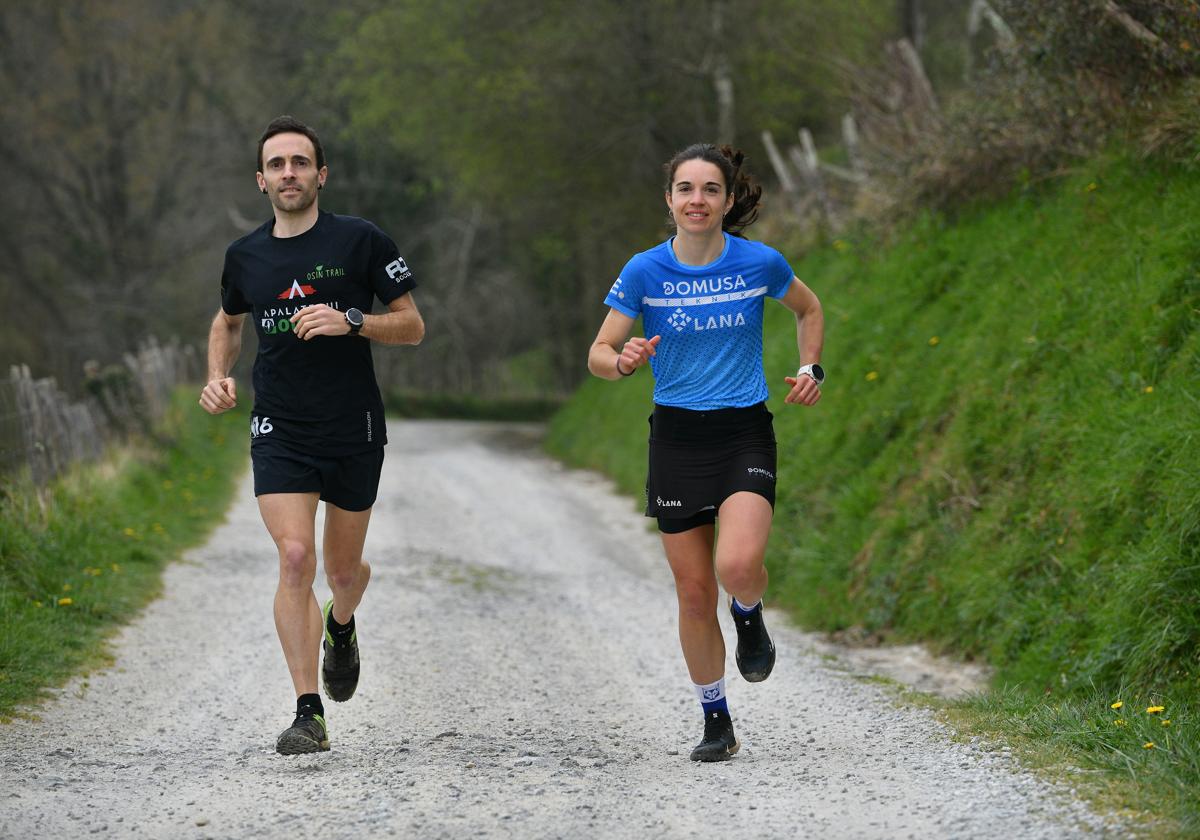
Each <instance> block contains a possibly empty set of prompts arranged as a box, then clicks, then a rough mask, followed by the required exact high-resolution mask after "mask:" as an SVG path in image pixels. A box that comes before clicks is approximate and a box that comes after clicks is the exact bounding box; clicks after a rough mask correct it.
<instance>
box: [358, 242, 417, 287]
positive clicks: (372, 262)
mask: <svg viewBox="0 0 1200 840" xmlns="http://www.w3.org/2000/svg"><path fill="white" fill-rule="evenodd" d="M369 247H370V257H369V261H368V267H367V270H368V272H369V276H370V279H371V289H372V290H373V291H374V292H375V296H376V297H378V298H379V299H380V300H381V301H383V302H384V303H385V304H387V303H391V302H392V301H394V300H395V299H396V298H398V297H401V296H402V295H405V294H407V293H408V292H411V291H412V290H413V289H415V288H416V287H417V281H416V280H414V279H413V273H412V269H410V268H409V267H408V263H406V262H405V261H404V257H402V256H400V249H399V248H397V247H396V243H395V242H393V241H392V238H391V237H390V236H388V235H387V234H386V233H384V232H383V231H381V230H380V229H379V228H377V227H375V225H371V226H370V246H369Z"/></svg>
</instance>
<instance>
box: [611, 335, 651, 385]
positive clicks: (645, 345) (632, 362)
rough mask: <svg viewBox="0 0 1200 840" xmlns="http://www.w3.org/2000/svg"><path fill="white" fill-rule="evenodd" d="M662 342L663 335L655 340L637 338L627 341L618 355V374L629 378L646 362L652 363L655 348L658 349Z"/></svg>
mask: <svg viewBox="0 0 1200 840" xmlns="http://www.w3.org/2000/svg"><path fill="white" fill-rule="evenodd" d="M660 341H662V336H661V335H656V336H654V338H641V337H638V336H635V337H633V338H631V339H629V340H628V341H626V342H625V346H624V347H622V348H621V352H620V353H619V354H617V366H618V367H617V372H618V373H622V374H623V375H625V376H629V375H630V374H631V373H633V372H634V371H635V370H637V369H638V368H640V367H641V366H642V365H644V364H646V362H648V361H650V357H651V356H653V355H654V351H655V348H656V347H658V342H660Z"/></svg>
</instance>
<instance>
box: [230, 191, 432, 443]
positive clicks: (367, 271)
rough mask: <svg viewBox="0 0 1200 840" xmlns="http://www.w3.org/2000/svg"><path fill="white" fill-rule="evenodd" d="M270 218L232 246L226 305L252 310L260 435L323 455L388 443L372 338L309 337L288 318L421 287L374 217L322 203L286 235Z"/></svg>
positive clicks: (365, 307)
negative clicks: (309, 220)
mask: <svg viewBox="0 0 1200 840" xmlns="http://www.w3.org/2000/svg"><path fill="white" fill-rule="evenodd" d="M274 226H275V221H274V220H273V219H272V220H271V221H269V222H267V223H265V224H264V225H263V226H262V227H260V228H258V229H257V230H255V231H254V232H252V233H249V234H247V235H246V236H244V237H242V238H241V239H239V240H237V241H236V242H234V243H233V244H232V245H230V246H229V249H228V250H227V251H226V252H225V270H224V272H223V273H222V274H221V308H222V309H224V310H225V312H227V313H228V314H230V315H238V314H241V313H244V312H251V311H252V312H253V313H254V328H255V329H256V330H257V331H258V357H257V358H256V359H255V360H254V416H253V418H252V420H251V437H252V439H253V440H252V444H253V442H254V441H259V440H263V441H265V440H266V439H268V438H269V439H274V440H279V441H283V442H286V443H289V444H293V445H297V446H299V447H302V448H304V449H306V450H311V451H314V453H320V454H325V455H349V454H353V453H356V452H365V451H368V450H371V449H374V448H376V447H380V446H383V445H384V444H385V443H387V430H386V428H385V427H384V422H383V401H382V400H381V399H380V396H379V385H378V384H377V383H376V382H375V366H374V364H373V363H372V361H371V342H370V341H369V340H367V339H365V338H363V337H361V336H352V335H337V336H329V335H321V336H317V337H315V338H312V339H309V340H308V341H304V340H302V339H299V338H297V337H296V335H295V334H294V333H293V332H292V324H291V322H290V321H289V320H288V319H289V318H290V317H291V316H292V315H294V314H295V313H296V312H297V311H298V310H300V309H303V308H304V307H306V306H311V305H313V304H314V303H324V304H327V305H328V306H331V307H333V308H334V309H338V310H341V311H343V312H344V311H346V310H347V309H349V308H351V307H357V308H358V309H360V310H362V311H363V312H370V311H371V306H372V304H373V303H374V299H375V298H376V297H378V298H379V299H380V300H381V301H382V302H383V303H385V304H387V303H390V302H392V301H393V300H395V299H396V298H398V297H400V296H401V295H403V294H405V293H406V292H408V291H410V290H411V289H413V288H415V287H416V285H417V284H416V283H415V282H414V281H413V277H412V272H411V271H410V270H409V268H408V266H407V265H406V264H405V262H404V260H403V259H402V258H401V257H400V252H399V251H398V250H397V249H396V244H395V243H394V242H392V240H391V239H389V238H388V236H387V235H386V234H385V233H384V232H383V231H381V230H380V229H379V228H377V227H376V226H375V225H373V224H371V223H370V222H368V221H365V220H363V219H358V218H355V217H354V216H336V215H334V214H333V213H327V212H324V211H322V212H321V213H319V214H318V216H317V222H316V224H315V225H313V226H312V227H311V228H310V229H309V230H307V231H305V232H304V233H302V234H300V235H299V236H293V237H288V238H277V237H275V236H272V235H271V231H272V229H273V228H274Z"/></svg>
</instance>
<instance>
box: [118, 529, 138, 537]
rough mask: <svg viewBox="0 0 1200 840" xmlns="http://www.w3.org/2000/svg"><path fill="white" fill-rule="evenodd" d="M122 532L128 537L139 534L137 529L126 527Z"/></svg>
mask: <svg viewBox="0 0 1200 840" xmlns="http://www.w3.org/2000/svg"><path fill="white" fill-rule="evenodd" d="M121 533H123V534H124V535H125V536H127V537H136V536H137V531H135V530H133V529H132V528H126V529H125V530H124V531H122V532H121Z"/></svg>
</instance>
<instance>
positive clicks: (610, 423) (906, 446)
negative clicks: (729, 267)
mask: <svg viewBox="0 0 1200 840" xmlns="http://www.w3.org/2000/svg"><path fill="white" fill-rule="evenodd" d="M1198 214H1200V174H1198V173H1196V172H1195V171H1189V170H1186V169H1182V168H1171V167H1166V166H1161V165H1150V164H1146V163H1144V162H1133V161H1130V160H1126V159H1123V158H1109V159H1101V160H1097V161H1094V162H1093V163H1091V164H1090V165H1089V166H1088V167H1087V168H1086V169H1085V170H1083V171H1080V172H1078V173H1077V174H1076V175H1074V176H1073V177H1070V178H1068V179H1065V180H1064V181H1062V182H1060V183H1059V184H1057V185H1056V186H1055V187H1054V189H1053V190H1051V191H1045V192H1041V193H1036V192H1027V193H1022V194H1018V195H1015V196H1013V197H1011V198H1010V199H1009V200H1007V201H1005V202H1002V203H1001V204H999V205H997V206H993V207H988V208H978V209H976V210H974V211H972V212H971V213H968V214H965V215H964V216H963V217H961V218H959V219H957V220H956V221H955V222H954V223H951V222H949V221H947V220H945V219H941V218H936V217H928V218H925V219H922V220H920V221H918V222H917V223H915V224H914V225H913V226H912V228H911V229H910V230H909V231H908V232H907V233H906V234H904V235H903V236H902V237H901V238H900V240H899V241H898V242H896V243H894V244H893V245H892V246H890V247H888V248H882V247H879V246H878V245H877V244H876V243H874V242H872V241H870V240H862V241H858V240H854V239H847V240H843V241H839V242H835V243H834V246H833V247H830V248H827V249H825V250H822V251H820V252H816V253H813V254H810V255H809V256H808V257H807V258H805V259H803V260H798V261H795V262H794V263H793V267H794V268H795V269H796V271H797V273H798V274H799V275H800V276H801V277H802V278H803V279H804V280H806V281H807V282H808V283H809V284H810V285H811V286H812V287H813V288H814V289H815V290H816V292H817V293H818V295H819V296H820V297H821V300H822V303H823V305H824V308H825V316H826V325H827V338H826V348H825V355H824V358H823V360H822V361H823V363H824V365H825V367H826V369H827V371H828V375H829V380H828V382H827V384H826V387H825V392H824V398H823V399H822V402H821V403H820V404H819V405H818V406H817V407H816V408H813V409H799V408H796V407H793V406H784V405H782V404H781V400H780V398H781V396H782V394H783V393H784V390H783V387H782V384H783V383H782V379H783V377H784V376H785V375H787V374H789V373H790V372H792V371H793V370H794V369H795V366H796V348H795V341H794V337H793V334H792V333H793V331H792V329H791V326H790V322H789V320H790V319H789V316H788V313H786V311H784V310H783V309H782V307H779V306H769V307H768V319H767V324H766V335H767V349H766V359H765V362H766V370H767V378H768V381H769V383H770V384H771V387H772V392H773V394H775V398H774V399H773V401H772V404H771V408H772V411H774V413H775V415H776V434H777V436H778V439H779V441H780V484H779V499H778V506H777V508H776V525H775V528H774V529H773V533H772V537H771V545H770V552H769V558H768V563H769V566H770V569H771V587H772V589H771V596H772V598H773V599H774V600H775V602H776V603H783V604H786V606H787V607H788V608H790V609H791V610H792V612H793V613H794V615H795V616H796V618H797V619H798V620H799V622H800V623H801V624H803V625H805V626H808V627H814V628H822V629H827V630H839V629H843V628H847V627H861V628H864V629H866V630H868V631H871V632H877V633H882V634H884V635H886V636H889V637H892V638H894V639H896V640H897V641H900V640H921V641H924V642H927V643H929V644H931V645H932V647H934V648H935V649H937V650H940V651H945V652H952V653H955V654H957V655H959V656H962V657H968V658H978V659H983V660H986V661H988V662H989V663H991V664H992V665H994V666H995V667H996V669H997V677H996V685H1011V686H1019V688H1018V689H1013V690H1011V691H1010V692H1008V693H1007V694H1004V695H1002V697H1017V696H1020V697H1024V698H1026V700H1025V701H1023V702H1027V703H1028V704H1031V706H1030V707H1031V708H1033V707H1036V706H1037V704H1039V703H1040V704H1045V706H1046V708H1054V707H1055V706H1059V707H1060V708H1061V707H1062V704H1064V703H1068V704H1074V703H1081V702H1082V703H1085V704H1086V703H1093V702H1095V701H1094V698H1095V697H1097V696H1099V697H1109V696H1115V694H1116V693H1117V692H1118V691H1129V692H1131V696H1132V695H1135V694H1136V695H1140V696H1141V697H1143V698H1145V697H1152V696H1162V697H1172V698H1176V699H1177V700H1178V701H1179V702H1180V703H1186V702H1189V701H1188V700H1187V698H1189V697H1194V696H1195V694H1196V692H1197V689H1200V492H1198V490H1200V481H1198V480H1197V479H1198V475H1200V468H1198V465H1200V434H1198V433H1197V432H1198V430H1200V424H1198V423H1197V417H1198V416H1200V400H1198V396H1200V376H1198V374H1200V355H1198V351H1200V335H1198V333H1197V325H1198V324H1200V234H1198V233H1197V229H1196V226H1195V222H1194V220H1195V219H1196V218H1197V216H1198ZM774 244H776V245H778V246H780V247H781V248H782V249H783V250H784V251H785V253H786V252H787V251H788V248H787V245H786V243H774ZM601 316H602V313H601V312H597V323H598V322H599V320H600V318H601ZM635 379H636V380H637V381H633V382H622V383H618V384H615V385H614V384H613V383H608V382H600V381H591V382H588V383H586V384H585V385H584V386H583V387H582V388H581V389H580V390H579V392H578V393H577V394H576V395H575V397H574V398H573V399H572V401H571V402H570V403H568V405H567V406H566V407H565V408H564V409H563V411H561V412H560V413H559V414H558V415H557V416H556V417H555V418H554V420H553V422H552V424H551V430H550V435H549V438H548V446H549V448H550V450H551V451H552V452H553V453H555V454H557V455H559V456H560V457H563V458H564V459H566V460H568V461H569V462H571V463H573V464H577V465H581V466H588V467H594V468H598V469H603V470H606V471H608V472H610V473H611V474H612V475H613V476H614V477H615V478H616V480H617V481H618V483H619V485H620V486H621V487H622V488H624V489H626V490H627V491H630V492H631V493H636V494H638V495H640V491H641V486H642V482H643V479H644V469H645V457H646V455H645V445H646V444H645V438H646V427H645V425H644V424H645V416H646V414H647V413H648V412H649V409H650V402H649V388H650V384H651V383H650V382H649V377H648V376H639V377H636V378H635ZM1088 698H1091V699H1088ZM1002 705H1005V706H1006V707H1011V708H1012V709H1013V710H1014V715H1016V716H1018V717H1019V714H1020V710H1021V704H1019V703H1017V702H1016V701H1015V700H1012V701H1011V702H1006V703H1002ZM1080 708H1083V707H1080ZM1192 708H1194V706H1181V707H1180V708H1179V711H1178V712H1177V713H1176V714H1175V718H1174V724H1175V726H1176V727H1177V728H1176V729H1175V730H1174V731H1175V736H1174V739H1173V741H1172V747H1171V748H1170V749H1171V753H1170V754H1171V755H1176V756H1183V755H1185V754H1188V755H1190V754H1194V749H1195V744H1196V743H1197V742H1196V740H1195V735H1194V729H1193V728H1192V727H1191V724H1190V722H1189V721H1190V720H1191V719H1192V714H1191V709H1192ZM1080 715H1082V712H1080ZM1085 740H1086V739H1085ZM1138 747H1139V749H1140V748H1141V747H1140V744H1139V745H1138ZM1079 749H1081V750H1082V747H1079ZM1095 749H1096V750H1097V751H1098V754H1105V753H1106V751H1108V750H1109V748H1108V747H1107V746H1104V744H1103V743H1101V742H1097V746H1096V747H1095ZM1085 752H1087V751H1086V750H1083V751H1082V752H1080V753H1079V754H1080V755H1081V756H1082V755H1084V753H1085ZM1145 752H1146V753H1147V755H1139V756H1138V760H1139V761H1142V762H1145V763H1147V766H1149V767H1151V768H1152V769H1151V770H1150V771H1149V772H1148V774H1142V775H1141V776H1140V777H1139V781H1137V782H1136V783H1135V787H1137V788H1139V789H1142V790H1143V791H1146V792H1148V791H1149V790H1150V788H1151V787H1153V785H1155V784H1161V785H1163V786H1165V787H1166V788H1173V789H1179V790H1188V791H1191V793H1192V796H1191V797H1190V799H1189V798H1185V797H1179V798H1178V799H1175V800H1171V802H1173V803H1175V804H1173V805H1172V804H1170V803H1167V805H1166V806H1164V807H1167V811H1165V812H1164V813H1169V814H1170V815H1171V816H1173V817H1174V818H1177V819H1179V820H1180V821H1181V823H1180V824H1181V825H1186V826H1191V827H1192V828H1193V829H1197V830H1200V805H1197V803H1200V774H1197V773H1196V768H1195V765H1194V762H1191V761H1190V760H1184V759H1182V758H1181V759H1180V760H1179V761H1177V762H1176V761H1171V760H1167V758H1160V755H1162V756H1166V755H1167V751H1166V748H1165V747H1164V748H1163V751H1162V753H1159V752H1155V751H1145ZM1168 777H1169V778H1168ZM1147 778H1150V779H1153V780H1154V781H1153V782H1151V781H1146V780H1147ZM1146 801H1147V802H1156V803H1158V805H1160V806H1163V801H1162V800H1161V799H1158V798H1155V797H1150V798H1149V799H1147V800H1146Z"/></svg>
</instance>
